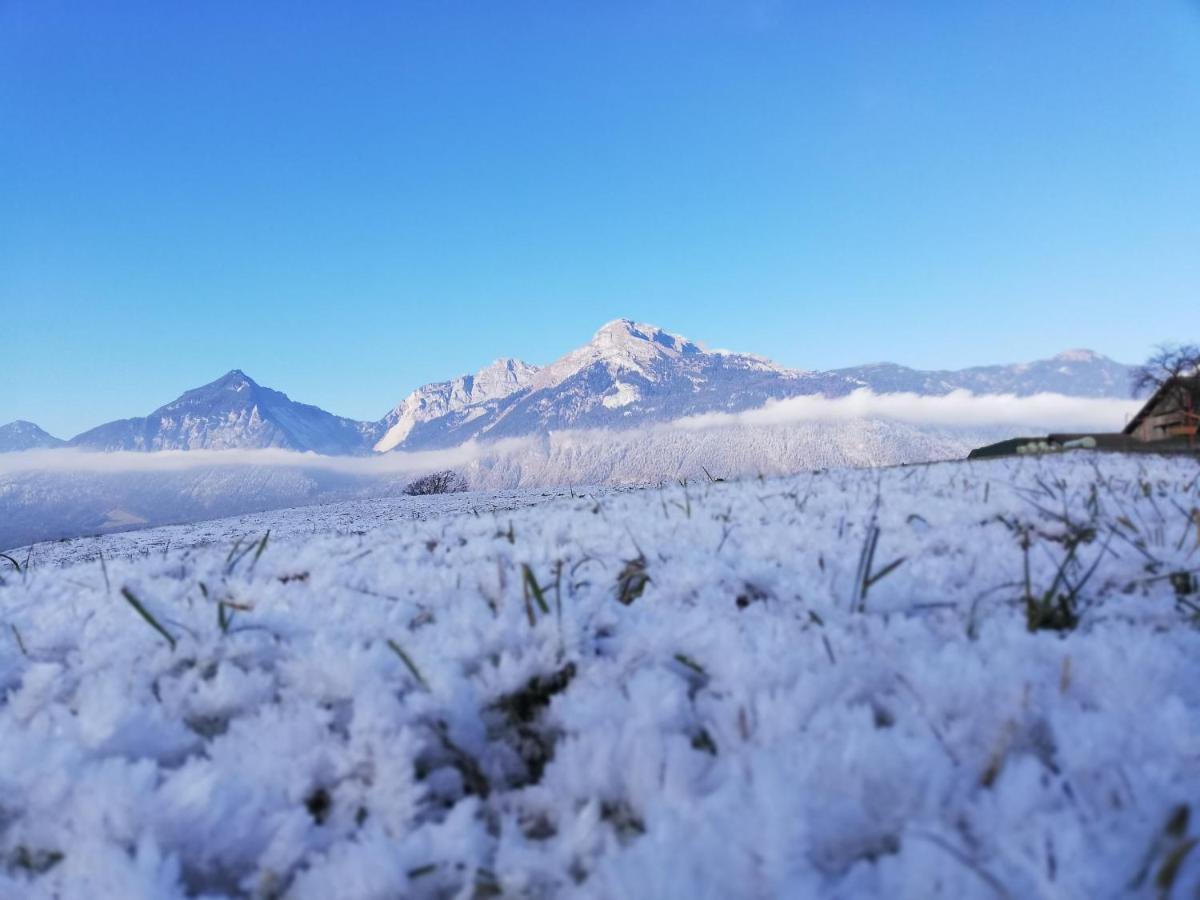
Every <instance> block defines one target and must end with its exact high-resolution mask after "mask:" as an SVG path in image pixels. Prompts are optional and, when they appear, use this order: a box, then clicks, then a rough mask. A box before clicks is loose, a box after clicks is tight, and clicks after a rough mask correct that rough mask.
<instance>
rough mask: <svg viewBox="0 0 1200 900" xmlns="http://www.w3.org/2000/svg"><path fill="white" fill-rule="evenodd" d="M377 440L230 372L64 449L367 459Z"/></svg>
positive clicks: (361, 425) (366, 429) (365, 426)
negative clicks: (250, 451) (254, 451)
mask: <svg viewBox="0 0 1200 900" xmlns="http://www.w3.org/2000/svg"><path fill="white" fill-rule="evenodd" d="M378 436H379V433H378V425H377V424H376V423H368V422H355V421H353V420H352V419H343V418H342V417H340V416H335V415H332V414H331V413H327V412H325V411H324V410H322V409H319V408H317V407H315V406H309V405H308V404H305V403H297V402H296V401H294V400H291V399H289V397H288V396H287V394H282V393H280V392H279V391H273V390H271V389H270V388H265V387H262V386H261V385H259V384H257V383H256V382H255V381H254V380H253V379H251V378H250V377H249V376H248V375H246V374H245V373H244V372H242V371H240V370H238V369H234V370H233V371H231V372H229V373H228V374H226V375H224V376H222V377H221V378H218V379H217V380H216V381H214V382H212V383H211V384H206V385H204V386H203V387H199V388H196V389H194V390H190V391H187V392H186V393H185V394H183V395H182V396H181V397H180V398H179V399H177V400H175V401H174V402H172V403H168V404H167V405H166V406H162V407H159V408H158V409H156V410H155V411H154V412H152V413H151V414H150V415H148V416H146V417H145V418H137V419H122V420H120V421H117V422H109V423H108V424H107V425H101V426H100V427H98V428H93V429H91V430H90V431H85V432H84V433H83V434H80V435H78V436H76V437H74V438H72V439H71V441H70V442H69V443H70V445H71V446H73V447H82V448H85V449H89V450H201V449H204V450H226V449H232V448H263V447H279V448H282V449H286V450H298V451H306V450H312V451H315V452H317V453H328V454H350V453H363V452H366V448H367V447H369V446H370V444H371V443H373V442H374V441H375V440H377V439H378Z"/></svg>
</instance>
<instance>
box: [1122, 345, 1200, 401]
mask: <svg viewBox="0 0 1200 900" xmlns="http://www.w3.org/2000/svg"><path fill="white" fill-rule="evenodd" d="M1197 371H1200V346H1197V345H1196V344H1160V345H1159V346H1158V347H1157V348H1156V349H1155V352H1154V355H1152V356H1151V357H1150V358H1149V359H1148V360H1146V362H1145V363H1144V364H1142V365H1140V366H1138V367H1137V368H1136V369H1134V370H1133V374H1132V376H1131V382H1132V385H1131V386H1132V388H1133V394H1134V396H1135V397H1137V396H1144V395H1147V394H1153V393H1154V392H1155V391H1157V390H1158V389H1159V388H1161V387H1162V386H1163V385H1165V384H1169V383H1170V382H1172V381H1173V380H1175V379H1176V378H1179V377H1180V376H1183V375H1192V374H1195V373H1196V372H1197Z"/></svg>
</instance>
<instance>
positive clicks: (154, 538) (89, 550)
mask: <svg viewBox="0 0 1200 900" xmlns="http://www.w3.org/2000/svg"><path fill="white" fill-rule="evenodd" d="M619 490H628V488H608V487H590V488H555V487H550V488H541V489H530V490H524V491H470V492H464V493H457V494H436V495H430V496H418V497H409V496H400V497H377V498H375V499H372V500H346V501H342V502H340V503H321V504H314V505H308V506H299V507H292V508H287V509H274V510H268V511H266V512H257V513H248V514H246V515H241V516H228V517H226V518H222V519H210V520H208V521H205V522H199V523H197V524H194V525H164V526H161V527H159V528H145V529H141V530H135V531H122V532H117V533H114V534H106V535H89V536H87V537H79V538H66V539H63V540H58V541H45V542H43V543H39V544H32V545H28V546H24V547H16V548H14V549H12V550H8V551H5V552H6V554H7V555H8V556H11V557H12V558H13V559H14V560H16V562H17V565H19V566H22V567H26V566H28V567H29V568H39V567H43V566H64V565H73V564H77V563H82V562H88V561H92V562H95V563H97V564H98V563H99V561H100V557H101V556H104V557H105V559H106V561H107V560H112V559H117V558H123V559H129V560H134V559H138V558H141V557H145V556H149V555H151V554H159V555H162V554H165V553H168V552H169V551H170V550H171V548H175V550H177V551H178V550H185V549H188V548H193V547H198V546H201V545H204V544H220V543H224V546H225V547H226V548H228V547H230V546H232V545H233V544H234V543H235V542H236V541H237V540H239V539H240V540H242V541H243V542H245V541H248V540H251V539H253V540H260V539H261V538H262V537H263V536H264V535H265V534H267V533H270V537H269V538H268V539H267V540H268V543H270V542H271V541H274V542H279V541H281V540H284V541H287V540H295V539H297V538H301V537H307V536H311V535H325V536H333V535H339V534H360V533H362V532H365V531H368V530H373V529H376V528H380V527H382V526H384V525H389V524H395V523H396V522H399V521H403V520H406V519H432V518H438V517H445V516H463V515H467V516H480V515H488V516H491V515H495V514H498V513H504V512H510V511H512V510H516V509H524V508H525V507H528V506H535V505H537V504H540V503H547V502H549V501H550V500H556V499H563V498H567V497H598V496H601V495H603V494H607V493H611V492H613V491H619Z"/></svg>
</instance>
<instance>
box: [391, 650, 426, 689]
mask: <svg viewBox="0 0 1200 900" xmlns="http://www.w3.org/2000/svg"><path fill="white" fill-rule="evenodd" d="M387 645H388V646H389V647H391V648H392V651H393V652H394V653H395V654H396V655H397V656H398V657H400V659H401V661H402V662H403V663H404V665H405V666H407V667H408V671H410V672H411V673H412V677H413V678H415V679H416V680H417V684H419V685H420V686H421V687H422V688H424V689H425V690H429V682H428V681H426V680H425V676H424V675H422V674H421V670H420V669H418V668H417V664H416V663H414V662H413V661H412V657H410V656H409V655H408V654H407V653H405V652H404V648H403V647H401V646H400V645H399V644H397V643H396V642H395V641H393V640H392V639H391V638H388V642H387Z"/></svg>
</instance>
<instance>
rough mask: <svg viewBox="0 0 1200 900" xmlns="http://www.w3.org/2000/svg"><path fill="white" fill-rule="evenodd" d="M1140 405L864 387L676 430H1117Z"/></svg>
mask: <svg viewBox="0 0 1200 900" xmlns="http://www.w3.org/2000/svg"><path fill="white" fill-rule="evenodd" d="M1140 407H1141V401H1138V400H1118V399H1114V398H1100V399H1093V398H1088V397H1066V396H1064V395H1062V394H1035V395H1033V396H1031V397H1018V396H1016V395H1015V394H972V393H971V392H970V391H953V392H952V393H949V394H946V395H944V396H941V397H929V396H921V395H919V394H875V393H873V392H871V391H869V390H867V389H865V388H864V389H862V390H858V391H855V392H854V393H852V394H849V395H848V396H845V397H832V398H831V397H822V396H807V397H791V398H789V399H787V400H774V401H769V402H768V403H767V404H766V405H765V406H762V407H760V408H759V409H752V410H747V411H745V412H737V413H707V414H705V415H699V416H691V417H689V418H686V419H679V420H677V421H675V422H674V423H672V424H673V426H674V427H676V428H685V429H689V428H691V429H699V428H720V427H724V426H730V425H798V424H802V423H804V422H846V421H853V420H859V419H885V420H889V421H894V422H904V423H906V424H908V425H917V426H921V425H926V426H934V427H939V428H953V427H963V428H979V427H991V426H1013V427H1022V428H1038V429H1041V430H1045V431H1055V432H1069V431H1120V430H1121V429H1122V428H1123V427H1124V425H1125V422H1126V420H1127V418H1128V417H1129V416H1131V415H1132V414H1133V413H1135V412H1137V410H1138V409H1139V408H1140Z"/></svg>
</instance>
